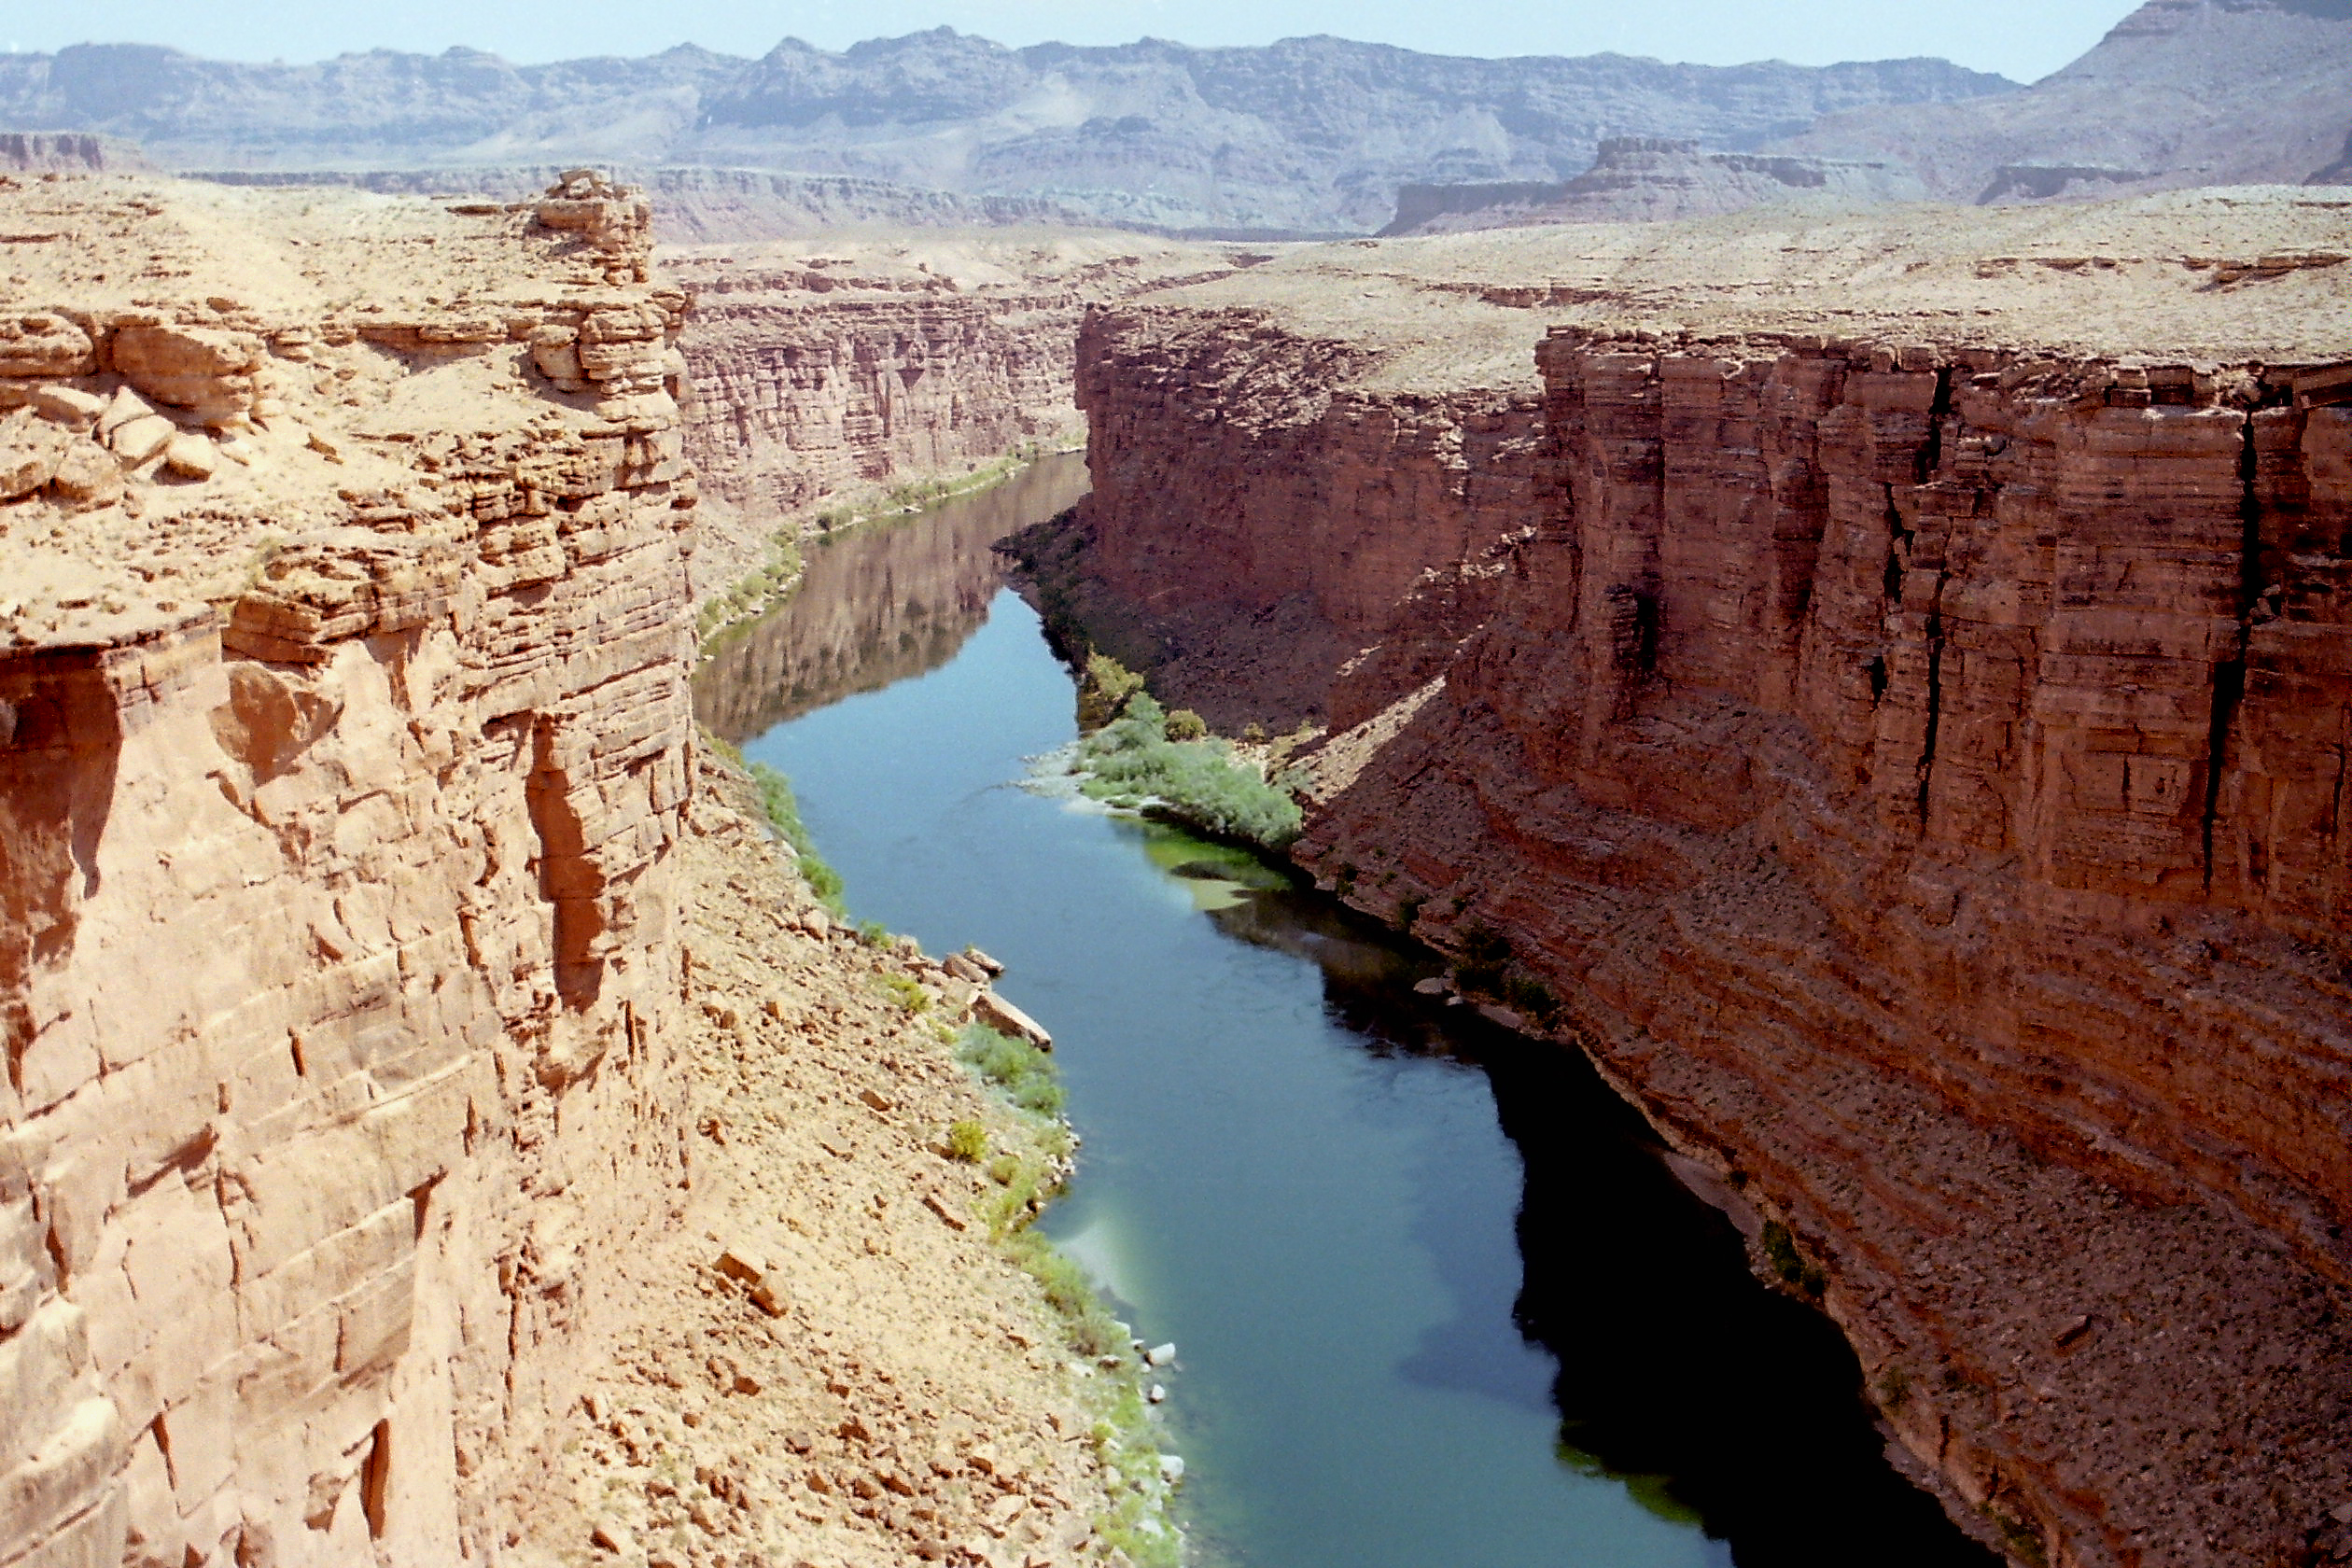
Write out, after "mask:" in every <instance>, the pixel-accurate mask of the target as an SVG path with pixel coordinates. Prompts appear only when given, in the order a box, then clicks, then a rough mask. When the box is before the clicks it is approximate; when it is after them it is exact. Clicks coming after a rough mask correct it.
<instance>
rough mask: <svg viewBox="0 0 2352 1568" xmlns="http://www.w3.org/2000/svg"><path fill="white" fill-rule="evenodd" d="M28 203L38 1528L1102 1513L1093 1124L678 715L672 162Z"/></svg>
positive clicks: (11, 1542) (13, 212) (26, 439)
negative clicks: (1049, 1090)
mask: <svg viewBox="0 0 2352 1568" xmlns="http://www.w3.org/2000/svg"><path fill="white" fill-rule="evenodd" d="M0 226H5V227H6V228H7V230H8V231H10V232H12V233H21V234H27V235H37V236H39V237H38V238H36V239H28V240H26V241H24V242H23V244H22V245H21V246H19V247H17V254H15V255H13V256H12V257H11V261H12V264H13V265H15V266H16V267H17V268H18V269H19V272H18V273H16V274H15V281H16V282H17V284H18V285H19V287H21V289H22V293H21V296H19V297H18V299H17V300H12V301H11V303H10V306H9V309H8V311H7V314H5V315H0V479H5V481H6V486H5V489H0V1068H5V1070H6V1074H5V1077H4V1078H0V1563H5V1564H7V1565H8V1568H51V1565H57V1564H66V1563H75V1564H82V1563H88V1564H101V1563H106V1564H111V1563H116V1562H120V1563H123V1564H125V1565H147V1564H153V1565H158V1568H165V1565H168V1568H198V1565H203V1564H217V1565H224V1568H225V1565H226V1564H229V1563H232V1562H233V1563H238V1564H294V1563H311V1564H320V1565H342V1564H360V1563H376V1564H381V1563H399V1564H406V1563H440V1562H457V1561H475V1562H483V1563H496V1562H499V1561H508V1562H529V1563H543V1562H549V1561H585V1560H588V1559H589V1558H590V1557H592V1556H593V1555H595V1554H603V1555H604V1556H607V1557H611V1558H614V1559H616V1560H617V1561H624V1562H633V1563H638V1564H642V1563H644V1562H647V1561H666V1562H671V1563H674V1564H677V1565H678V1568H723V1565H728V1564H734V1563H737V1562H740V1561H775V1562H794V1561H826V1562H831V1563H841V1564H845V1565H849V1568H884V1565H886V1564H896V1563H903V1562H905V1561H914V1560H929V1561H940V1560H944V1559H945V1557H946V1556H947V1555H948V1554H949V1553H951V1552H954V1553H959V1554H961V1555H962V1557H963V1558H964V1560H966V1561H983V1560H986V1558H987V1556H988V1555H989V1554H992V1553H993V1554H999V1555H1003V1554H1011V1555H1012V1556H1014V1557H1016V1558H1017V1557H1019V1556H1021V1555H1024V1554H1027V1553H1029V1552H1031V1551H1035V1552H1037V1553H1042V1554H1046V1555H1050V1556H1052V1557H1053V1558H1054V1559H1055V1560H1056V1561H1065V1560H1069V1559H1071V1557H1072V1556H1073V1555H1074V1554H1075V1553H1076V1552H1077V1551H1078V1549H1079V1547H1080V1544H1081V1543H1082V1542H1085V1541H1086V1540H1087V1539H1089V1538H1090V1537H1091V1536H1092V1535H1093V1533H1094V1531H1095V1525H1096V1521H1097V1520H1098V1519H1102V1518H1103V1517H1105V1516H1106V1515H1107V1514H1109V1512H1110V1511H1111V1510H1110V1505H1109V1500H1108V1498H1107V1497H1106V1495H1105V1492H1104V1489H1103V1484H1102V1470H1103V1466H1104V1463H1106V1461H1105V1459H1104V1457H1103V1456H1104V1453H1105V1449H1102V1448H1101V1447H1099V1446H1098V1445H1096V1444H1093V1443H1088V1442H1083V1441H1081V1440H1080V1439H1081V1436H1082V1435H1084V1434H1088V1433H1091V1432H1092V1431H1093V1430H1094V1429H1095V1428H1094V1423H1095V1422H1096V1421H1098V1420H1099V1419H1104V1418H1105V1417H1106V1416H1108V1417H1110V1418H1112V1419H1113V1420H1115V1419H1116V1411H1115V1410H1111V1409H1109V1408H1108V1400H1109V1398H1110V1397H1111V1396H1110V1394H1109V1393H1106V1392H1105V1391H1106V1390H1107V1388H1108V1384H1107V1381H1106V1380H1103V1379H1085V1380H1082V1379H1077V1378H1075V1377H1073V1376H1071V1374H1070V1372H1069V1371H1068V1368H1067V1365H1066V1356H1065V1355H1064V1354H1063V1353H1062V1352H1061V1351H1060V1346H1061V1345H1062V1343H1063V1342H1064V1340H1065V1339H1066V1338H1067V1335H1068V1332H1069V1331H1068V1328H1067V1325H1066V1323H1065V1321H1064V1320H1063V1319H1062V1318H1060V1317H1058V1316H1057V1314H1056V1312H1055V1311H1054V1309H1051V1308H1050V1307H1049V1306H1048V1305H1047V1303H1046V1302H1045V1301H1044V1299H1043V1293H1042V1290H1041V1287H1040V1286H1039V1284H1038V1282H1037V1281H1035V1280H1034V1279H1032V1278H1030V1277H1029V1275H1028V1274H1026V1273H1024V1272H1023V1271H1022V1270H1021V1269H1019V1268H1017V1267H1015V1266H1014V1264H1013V1263H1012V1261H1011V1260H1010V1259H1009V1258H1008V1257H1007V1256H1005V1255H1004V1254H1003V1253H1001V1252H1000V1251H999V1250H998V1249H997V1248H996V1247H995V1246H994V1245H993V1242H992V1236H993V1234H994V1231H993V1230H992V1226H991V1224H990V1223H989V1219H990V1215H989V1214H988V1213H987V1206H988V1205H989V1204H991V1203H994V1204H998V1205H999V1206H1000V1207H1001V1204H1002V1203H1003V1201H1004V1200H1003V1199H1002V1198H1001V1188H1000V1186H999V1185H998V1184H997V1183H995V1182H993V1181H991V1180H990V1179H989V1178H987V1176H985V1175H983V1174H982V1173H981V1172H980V1171H979V1170H978V1169H976V1168H975V1167H974V1166H973V1165H972V1164H970V1163H969V1162H963V1161H957V1160H954V1159H951V1158H949V1157H948V1153H947V1150H946V1147H945V1144H946V1138H947V1128H948V1127H950V1126H951V1125H952V1124H954V1123H956V1122H959V1121H967V1120H968V1121H974V1122H978V1123H981V1124H984V1125H985V1126H986V1127H987V1129H988V1135H989V1147H990V1148H991V1149H992V1150H994V1151H997V1152H998V1153H999V1154H1000V1155H1001V1156H1002V1157H1003V1158H1005V1159H1010V1160H1013V1161H1015V1162H1016V1164H1018V1166H1019V1168H1020V1169H1021V1170H1022V1171H1024V1172H1026V1173H1027V1174H1025V1175H1023V1177H1022V1180H1023V1181H1024V1182H1030V1183H1034V1185H1032V1186H1024V1187H1023V1188H1022V1189H1021V1190H1022V1191H1023V1193H1024V1194H1027V1193H1029V1192H1030V1191H1033V1190H1037V1189H1038V1188H1043V1189H1048V1190H1049V1189H1050V1188H1051V1187H1052V1186H1053V1185H1054V1184H1055V1183H1056V1182H1057V1181H1058V1180H1059V1179H1060V1177H1061V1176H1062V1175H1064V1174H1066V1172H1067V1165H1066V1163H1065V1161H1066V1155H1067V1147H1068V1146H1067V1144H1066V1143H1064V1142H1062V1141H1061V1139H1062V1137H1063V1134H1064V1131H1065V1129H1063V1128H1061V1127H1058V1126H1054V1125H1050V1124H1046V1123H1043V1122H1042V1121H1041V1120H1040V1119H1038V1118H1035V1117H1031V1116H1028V1115H1026V1114H1023V1113H1016V1112H1015V1110H1014V1109H1013V1108H1012V1107H1010V1106H1009V1105H1008V1104H1005V1103H1003V1102H1001V1101H999V1100H996V1099H993V1098H992V1097H990V1096H989V1095H988V1094H987V1092H986V1091H985V1090H984V1089H983V1087H982V1086H981V1085H979V1084H978V1083H976V1082H975V1081H974V1080H973V1079H972V1078H971V1077H970V1076H969V1075H968V1074H966V1073H965V1072H964V1071H963V1070H962V1069H961V1068H960V1067H959V1065H958V1064H957V1063H956V1061H955V1059H954V1055H953V1046H952V1043H945V1042H944V1039H943V1034H942V1031H941V1029H940V1025H941V1024H942V1023H945V1024H947V1025H948V1026H950V1030H951V1032H952V1028H953V1027H954V1026H957V1025H960V1024H961V1023H963V1022H965V1021H966V1020H968V1019H969V1018H970V1017H971V1016H972V1014H973V1007H974V1005H975V1003H977V1002H978V1001H980V996H979V994H978V992H977V991H976V990H975V987H974V986H973V984H972V983H969V982H968V981H966V980H964V979H962V978H959V975H957V974H956V973H951V970H950V968H949V967H947V966H943V965H940V964H937V963H933V962H931V960H928V959H924V958H923V957H922V956H921V955H920V954H919V952H917V951H916V950H914V948H913V945H912V944H911V943H909V944H903V945H889V944H877V943H875V942H870V941H868V940H866V939H864V938H862V937H861V936H860V935H859V933H857V932H856V931H851V930H849V929H848V928H847V926H845V925H844V924H843V923H841V922H840V921H838V920H836V919H835V918H833V917H832V916H831V915H830V914H829V913H828V911H827V910H826V909H824V908H823V907H820V906H819V903H818V902H817V900H816V898H815V897H814V896H813V894H812V893H811V891H810V889H809V888H808V887H807V886H806V884H805V880H804V879H803V878H802V876H801V875H799V874H798V871H797V868H796V861H795V857H794V855H793V852H792V851H791V848H790V847H789V846H788V845H785V844H782V843H778V842H777V841H776V840H775V839H774V837H773V836H772V834H771V833H770V832H769V830H768V828H767V826H766V825H765V824H764V823H763V821H762V820H761V818H760V812H761V805H760V802H759V798H758V791H756V789H754V788H753V787H752V786H751V785H750V784H749V782H748V781H747V780H745V779H743V778H742V777H740V776H738V775H732V774H730V773H729V772H728V771H727V770H726V769H725V768H724V767H723V766H722V765H721V764H720V763H719V762H718V761H717V759H715V758H714V757H712V756H710V755H709V754H708V753H707V752H705V753H703V754H702V755H700V756H697V755H696V752H697V747H696V744H695V741H694V739H693V728H692V716H691V710H690V706H689V692H688V682H687V674H688V670H689V668H690V665H692V663H693V657H694V649H693V595H692V591H691V586H690V582H689V574H688V558H689V556H690V554H691V553H693V551H694V547H695V542H696V540H695V528H694V522H695V511H696V509H695V505H694V502H695V495H696V488H695V481H694V478H693V474H692V472H691V471H690V470H689V469H688V468H687V466H686V465H685V463H684V462H683V460H682V458H681V456H680V448H679V409H678V401H677V399H678V395H679V392H681V391H682V390H683V387H682V385H681V382H680V374H681V371H682V362H681V359H680V357H679V349H678V346H677V345H678V342H679V333H680V328H681V323H682V319H683V316H684V313H685V311H686V308H687V299H686V296H685V294H684V292H683V291H682V290H680V289H679V288H676V287H671V286H669V285H668V284H666V283H665V282H662V281H659V280H657V279H655V278H654V277H653V276H652V275H651V232H650V223H649V214H648V211H647V207H646V203H645V201H644V199H643V197H642V195H641V194H640V193H638V192H636V191H633V190H629V189H615V188H613V187H611V186H610V185H609V184H608V183H607V182H605V181H604V180H602V179H601V178H600V177H598V176H595V175H591V174H587V173H583V172H577V171H575V172H573V173H571V174H570V175H567V177H566V178H564V179H563V180H562V181H561V182H559V183H558V184H557V185H555V186H554V187H553V188H552V189H547V190H545V191H543V192H542V193H541V194H540V195H539V199H537V200H536V201H534V202H531V203H523V204H520V205H517V206H509V205H507V204H503V203H482V202H463V203H455V204H454V205H452V206H447V207H443V206H440V205H437V204H435V203H425V202H387V201H385V200H384V199H382V198H377V197H369V198H358V197H354V196H351V195H348V194H339V193H336V192H332V191H320V190H316V189H309V190H302V191H288V192H276V191H263V190H232V189H224V188H221V187H217V186H208V185H185V184H173V183H170V182H162V181H155V180H134V179H125V178H116V177H85V176H65V175H61V176H59V177H58V178H56V179H53V180H39V181H28V182H23V183H21V184H18V185H14V186H10V187H7V188H6V189H0ZM20 301H21V302H20ZM950 575H951V576H952V574H950ZM893 1197H903V1201H900V1202H898V1203H896V1205H895V1206H894V1205H893V1202H892V1199H893ZM996 1217H997V1218H999V1219H1000V1220H1001V1215H1000V1216H996ZM948 1346H952V1347H954V1351H953V1354H952V1356H951V1357H950V1356H944V1355H943V1353H942V1348H943V1347H948ZM1041 1347H1044V1348H1042V1349H1041ZM950 1363H952V1364H950ZM1113 1446H1114V1447H1115V1445H1113ZM1162 1502H1163V1503H1164V1498H1163V1499H1162ZM1130 1512H1131V1510H1130Z"/></svg>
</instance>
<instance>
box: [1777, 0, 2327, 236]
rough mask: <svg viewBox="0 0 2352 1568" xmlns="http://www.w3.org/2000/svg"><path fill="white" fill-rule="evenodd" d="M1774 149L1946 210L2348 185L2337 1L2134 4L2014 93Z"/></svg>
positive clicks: (1868, 119)
mask: <svg viewBox="0 0 2352 1568" xmlns="http://www.w3.org/2000/svg"><path fill="white" fill-rule="evenodd" d="M1774 150H1776V151H1781V152H1788V153H1798V154H1812V155H1814V156H1817V157H1824V158H1841V159H1855V158H1858V159H1873V160H1890V161H1897V162H1900V163H1904V164H1907V165H1909V166H1910V168H1911V170H1912V172H1914V173H1915V174H1917V175H1918V176H1919V177H1920V179H1921V180H1922V181H1924V182H1925V185H1926V187H1927V189H1928V190H1929V191H1930V192H1931V193H1932V194H1934V195H1935V196H1937V197H1938V198H1939V199H1941V200H1944V201H1951V202H1984V203H1993V202H2018V201H2047V200H2051V199H2053V198H2057V199H2068V198H2071V199H2076V200H2082V199H2090V198H2098V197H2107V196H2124V195H2131V194H2133V193H2135V192H2139V191H2148V190H2166V189H2178V188H2181V187H2184V186H2195V185H2301V184H2304V183H2307V182H2333V181H2341V180H2344V179H2346V178H2352V0H2149V4H2147V5H2144V6H2142V7H2140V8H2139V9H2138V10H2136V11H2134V12H2133V13H2132V14H2131V15H2130V16H2128V17H2126V18H2124V19H2123V21H2121V22H2120V23H2118V24H2117V26H2116V27H2115V29H2114V31H2112V32H2110V33H2109V34H2108V35H2107V37H2106V38H2104V39H2103V40H2101V41H2100V43H2099V45H2098V46H2097V47H2096V48H2095V49H2092V50H2091V52H2090V53H2088V54H2086V55H2084V56H2083V57H2082V58H2081V59H2079V60H2078V61H2076V62H2075V63H2073V64H2071V65H2068V66H2067V67H2065V69H2064V70H2062V71H2059V72H2056V73H2055V74H2053V75H2051V76H2048V77H2043V78H2042V79H2041V80H2040V81H2037V82H2036V83H2035V84H2034V85H2033V86H2031V87H2029V88H2027V89H2025V90H2024V91H2022V92H2017V93H2012V94H2010V95H2009V96H2007V97H2004V98H2001V99H1998V100H1996V101H1991V102H1981V103H1969V104H1938V105H1875V106H1872V107H1869V108H1863V109H1856V110H1849V111H1844V112H1841V113H1838V114H1833V115H1830V116H1828V117H1827V118H1825V119H1823V120H1822V121H1821V122H1820V123H1818V124H1816V125H1814V126H1813V127H1812V128H1811V129H1809V130H1807V131H1805V132H1804V133H1801V134H1799V135H1796V136H1793V137H1789V138H1787V139H1785V140H1784V141H1782V142H1780V143H1778V144H1776V145H1775V147H1774Z"/></svg>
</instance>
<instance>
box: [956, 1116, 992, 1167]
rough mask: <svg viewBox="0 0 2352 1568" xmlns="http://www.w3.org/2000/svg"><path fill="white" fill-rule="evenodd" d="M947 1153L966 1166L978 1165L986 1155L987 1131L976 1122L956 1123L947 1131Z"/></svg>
mask: <svg viewBox="0 0 2352 1568" xmlns="http://www.w3.org/2000/svg"><path fill="white" fill-rule="evenodd" d="M947 1153H948V1155H950V1156H951V1157H953V1158H955V1159H959V1160H961V1161H962V1162H963V1163H964V1164H966V1165H978V1164H979V1163H980V1162H981V1161H982V1160H984V1159H986V1158H987V1155H988V1129H987V1127H983V1126H981V1125H980V1124H979V1123H978V1122H958V1123H956V1124H955V1125H954V1126H953V1127H949V1128H948V1129H947Z"/></svg>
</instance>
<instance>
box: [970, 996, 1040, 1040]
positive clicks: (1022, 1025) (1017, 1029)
mask: <svg viewBox="0 0 2352 1568" xmlns="http://www.w3.org/2000/svg"><path fill="white" fill-rule="evenodd" d="M972 1015H973V1017H975V1018H977V1019H979V1020H980V1021H981V1022H982V1023H984V1024H986V1025H987V1026H988V1027H989V1028H990V1029H994V1030H996V1031H997V1032H998V1033H999V1034H1009V1035H1011V1036H1012V1037H1013V1038H1014V1039H1015V1040H1026V1041H1028V1042H1029V1043H1030V1044H1032V1045H1034V1046H1036V1047H1037V1048H1038V1049H1039V1050H1041V1051H1050V1050H1052V1049H1053V1048H1054V1037H1053V1036H1052V1035H1050V1034H1047V1033H1046V1032H1045V1029H1044V1026H1043V1025H1042V1024H1040V1023H1039V1022H1038V1021H1037V1020H1036V1019H1034V1018H1032V1017H1030V1016H1029V1015H1028V1014H1026V1013H1024V1012H1022V1011H1021V1010H1020V1009H1019V1008H1017V1007H1015V1006H1014V1005H1013V1004H1012V1003H1011V1002H1009V1001H1005V1000H1004V999H1003V998H1002V997H1001V996H999V995H997V994H996V993H995V992H994V991H982V992H981V993H980V995H979V996H978V997H977V998H975V999H974V1000H973V1004H972Z"/></svg>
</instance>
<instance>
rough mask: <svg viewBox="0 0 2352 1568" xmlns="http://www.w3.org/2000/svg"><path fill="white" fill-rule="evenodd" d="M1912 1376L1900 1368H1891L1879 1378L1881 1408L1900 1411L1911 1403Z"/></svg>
mask: <svg viewBox="0 0 2352 1568" xmlns="http://www.w3.org/2000/svg"><path fill="white" fill-rule="evenodd" d="M1878 1396H1879V1408H1880V1409H1882V1410H1899V1409H1901V1408H1902V1407H1904V1406H1905V1405H1907V1404H1909V1403H1910V1402H1911V1374H1910V1373H1909V1372H1906V1371H1904V1370H1903V1369H1902V1368H1901V1367H1899V1366H1890V1367H1888V1368H1887V1369H1886V1370H1885V1371H1883V1372H1881V1373H1880V1374H1879V1378H1878Z"/></svg>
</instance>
